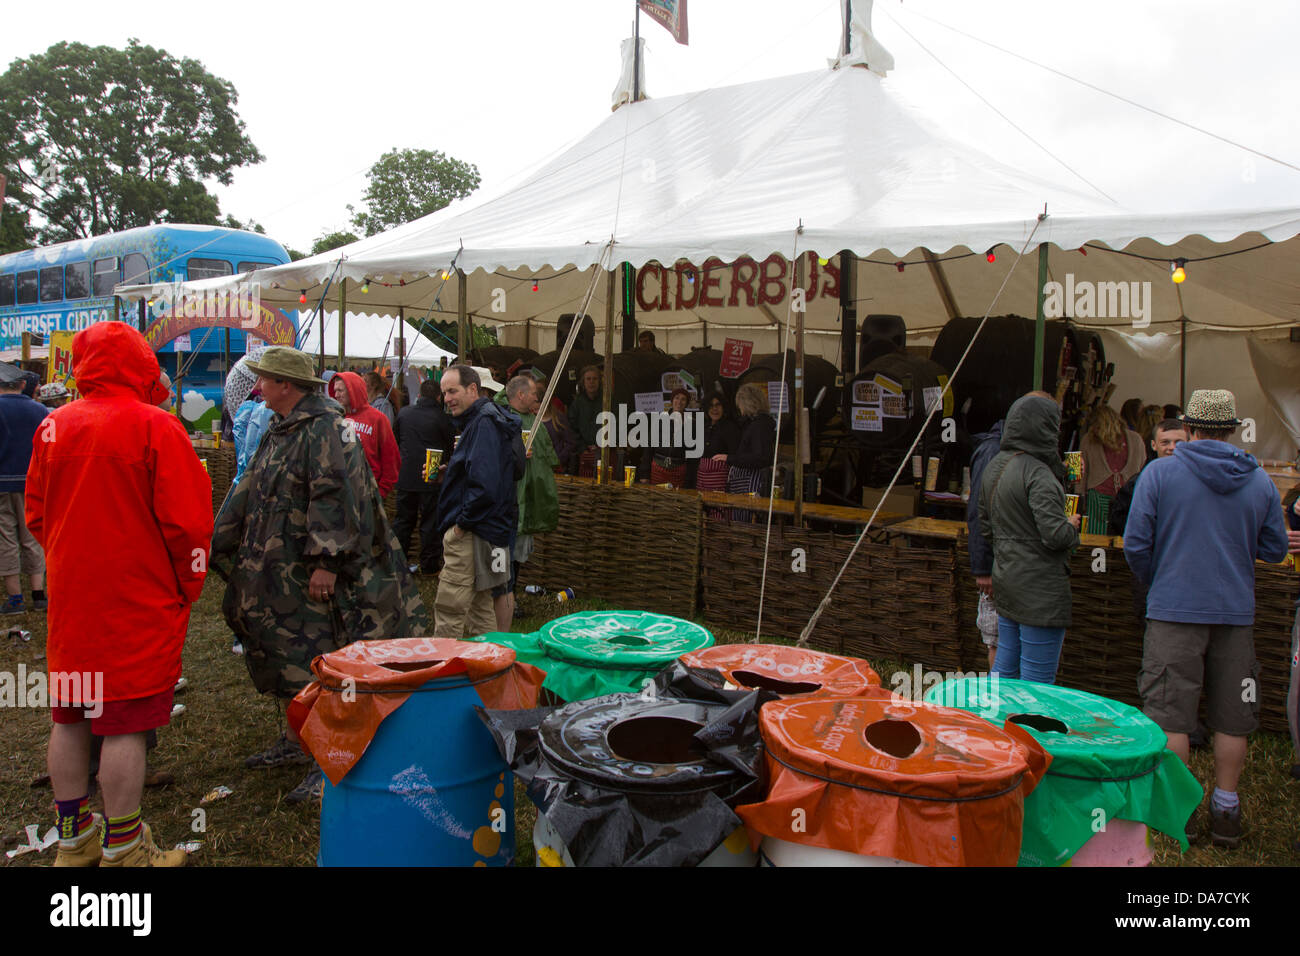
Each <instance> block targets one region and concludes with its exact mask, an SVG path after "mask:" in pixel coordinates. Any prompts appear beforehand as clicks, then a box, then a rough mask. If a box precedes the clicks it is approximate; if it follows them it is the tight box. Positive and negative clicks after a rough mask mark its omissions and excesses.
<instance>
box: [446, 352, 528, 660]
mask: <svg viewBox="0 0 1300 956" xmlns="http://www.w3.org/2000/svg"><path fill="white" fill-rule="evenodd" d="M479 384H480V380H479V377H478V373H477V372H475V371H474V370H473V369H472V368H470V367H469V366H468V365H452V366H450V367H449V368H448V369H447V370H446V371H445V372H443V374H442V381H441V385H442V397H443V401H444V403H445V404H446V406H447V412H448V414H450V415H451V420H452V423H453V424H454V425H455V426H456V427H457V428H458V429H459V430H460V441H459V443H458V444H457V445H456V449H455V450H454V451H453V452H452V453H451V459H450V461H448V463H447V473H446V475H444V476H443V479H442V491H441V493H440V494H439V496H438V532H439V533H440V534H441V535H442V557H443V567H442V574H441V575H439V577H438V597H437V599H436V600H435V602H434V607H433V613H434V628H433V633H434V636H435V637H451V638H457V639H459V638H463V637H475V636H477V635H479V634H486V633H488V632H490V631H495V630H496V629H497V624H496V614H495V612H494V610H493V603H492V589H493V588H495V587H498V586H499V585H502V584H505V583H506V582H507V581H509V580H510V549H511V548H512V547H513V545H514V535H515V523H516V519H517V515H518V512H517V510H516V509H517V507H518V505H517V503H516V499H515V481H516V480H517V478H518V477H521V476H522V467H520V468H519V471H520V475H516V466H517V465H520V466H521V465H522V448H523V437H522V425H521V423H520V420H519V416H518V415H516V414H515V413H514V412H512V411H510V409H509V408H507V407H505V406H501V405H497V404H495V403H494V402H493V401H492V400H491V399H490V398H488V397H487V396H486V395H480V394H479ZM516 443H518V445H519V449H518V451H519V452H520V454H519V455H518V458H519V459H520V460H519V461H517V460H516V458H517V455H516V448H515V444H516Z"/></svg>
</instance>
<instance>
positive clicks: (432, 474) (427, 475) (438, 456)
mask: <svg viewBox="0 0 1300 956" xmlns="http://www.w3.org/2000/svg"><path fill="white" fill-rule="evenodd" d="M441 465H442V449H441V448H426V449H425V450H424V480H425V481H433V480H435V479H436V478H437V477H438V468H439V467H440V466H441Z"/></svg>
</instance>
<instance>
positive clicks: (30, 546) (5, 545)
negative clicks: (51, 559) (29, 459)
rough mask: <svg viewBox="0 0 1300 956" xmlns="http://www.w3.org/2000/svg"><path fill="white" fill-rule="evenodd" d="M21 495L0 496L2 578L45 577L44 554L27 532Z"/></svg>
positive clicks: (15, 492) (5, 493) (4, 494)
mask: <svg viewBox="0 0 1300 956" xmlns="http://www.w3.org/2000/svg"><path fill="white" fill-rule="evenodd" d="M25 508H26V503H25V502H24V500H23V493H22V492H21V491H6V492H3V493H0V576H5V577H7V576H9V575H11V574H22V573H24V572H26V573H27V574H44V573H45V552H43V551H42V550H41V546H40V545H39V544H37V543H36V539H35V538H33V537H32V533H31V532H30V531H28V530H27V518H26V515H25V513H24V509H25Z"/></svg>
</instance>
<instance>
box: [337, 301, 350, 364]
mask: <svg viewBox="0 0 1300 956" xmlns="http://www.w3.org/2000/svg"><path fill="white" fill-rule="evenodd" d="M347 325H348V280H347V279H343V280H342V281H340V282H339V371H340V372H342V371H345V370H346V369H347V367H348V366H347V347H348V343H347Z"/></svg>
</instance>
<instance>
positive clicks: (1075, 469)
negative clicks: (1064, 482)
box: [1065, 451, 1083, 514]
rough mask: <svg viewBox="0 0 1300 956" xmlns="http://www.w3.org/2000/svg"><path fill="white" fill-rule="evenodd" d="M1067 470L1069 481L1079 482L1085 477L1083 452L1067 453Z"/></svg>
mask: <svg viewBox="0 0 1300 956" xmlns="http://www.w3.org/2000/svg"><path fill="white" fill-rule="evenodd" d="M1065 470H1066V472H1067V475H1066V478H1067V479H1068V480H1069V481H1078V480H1079V479H1080V478H1081V477H1083V452H1081V451H1067V452H1066V453H1065ZM1070 514H1074V512H1073V511H1072V512H1070Z"/></svg>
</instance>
